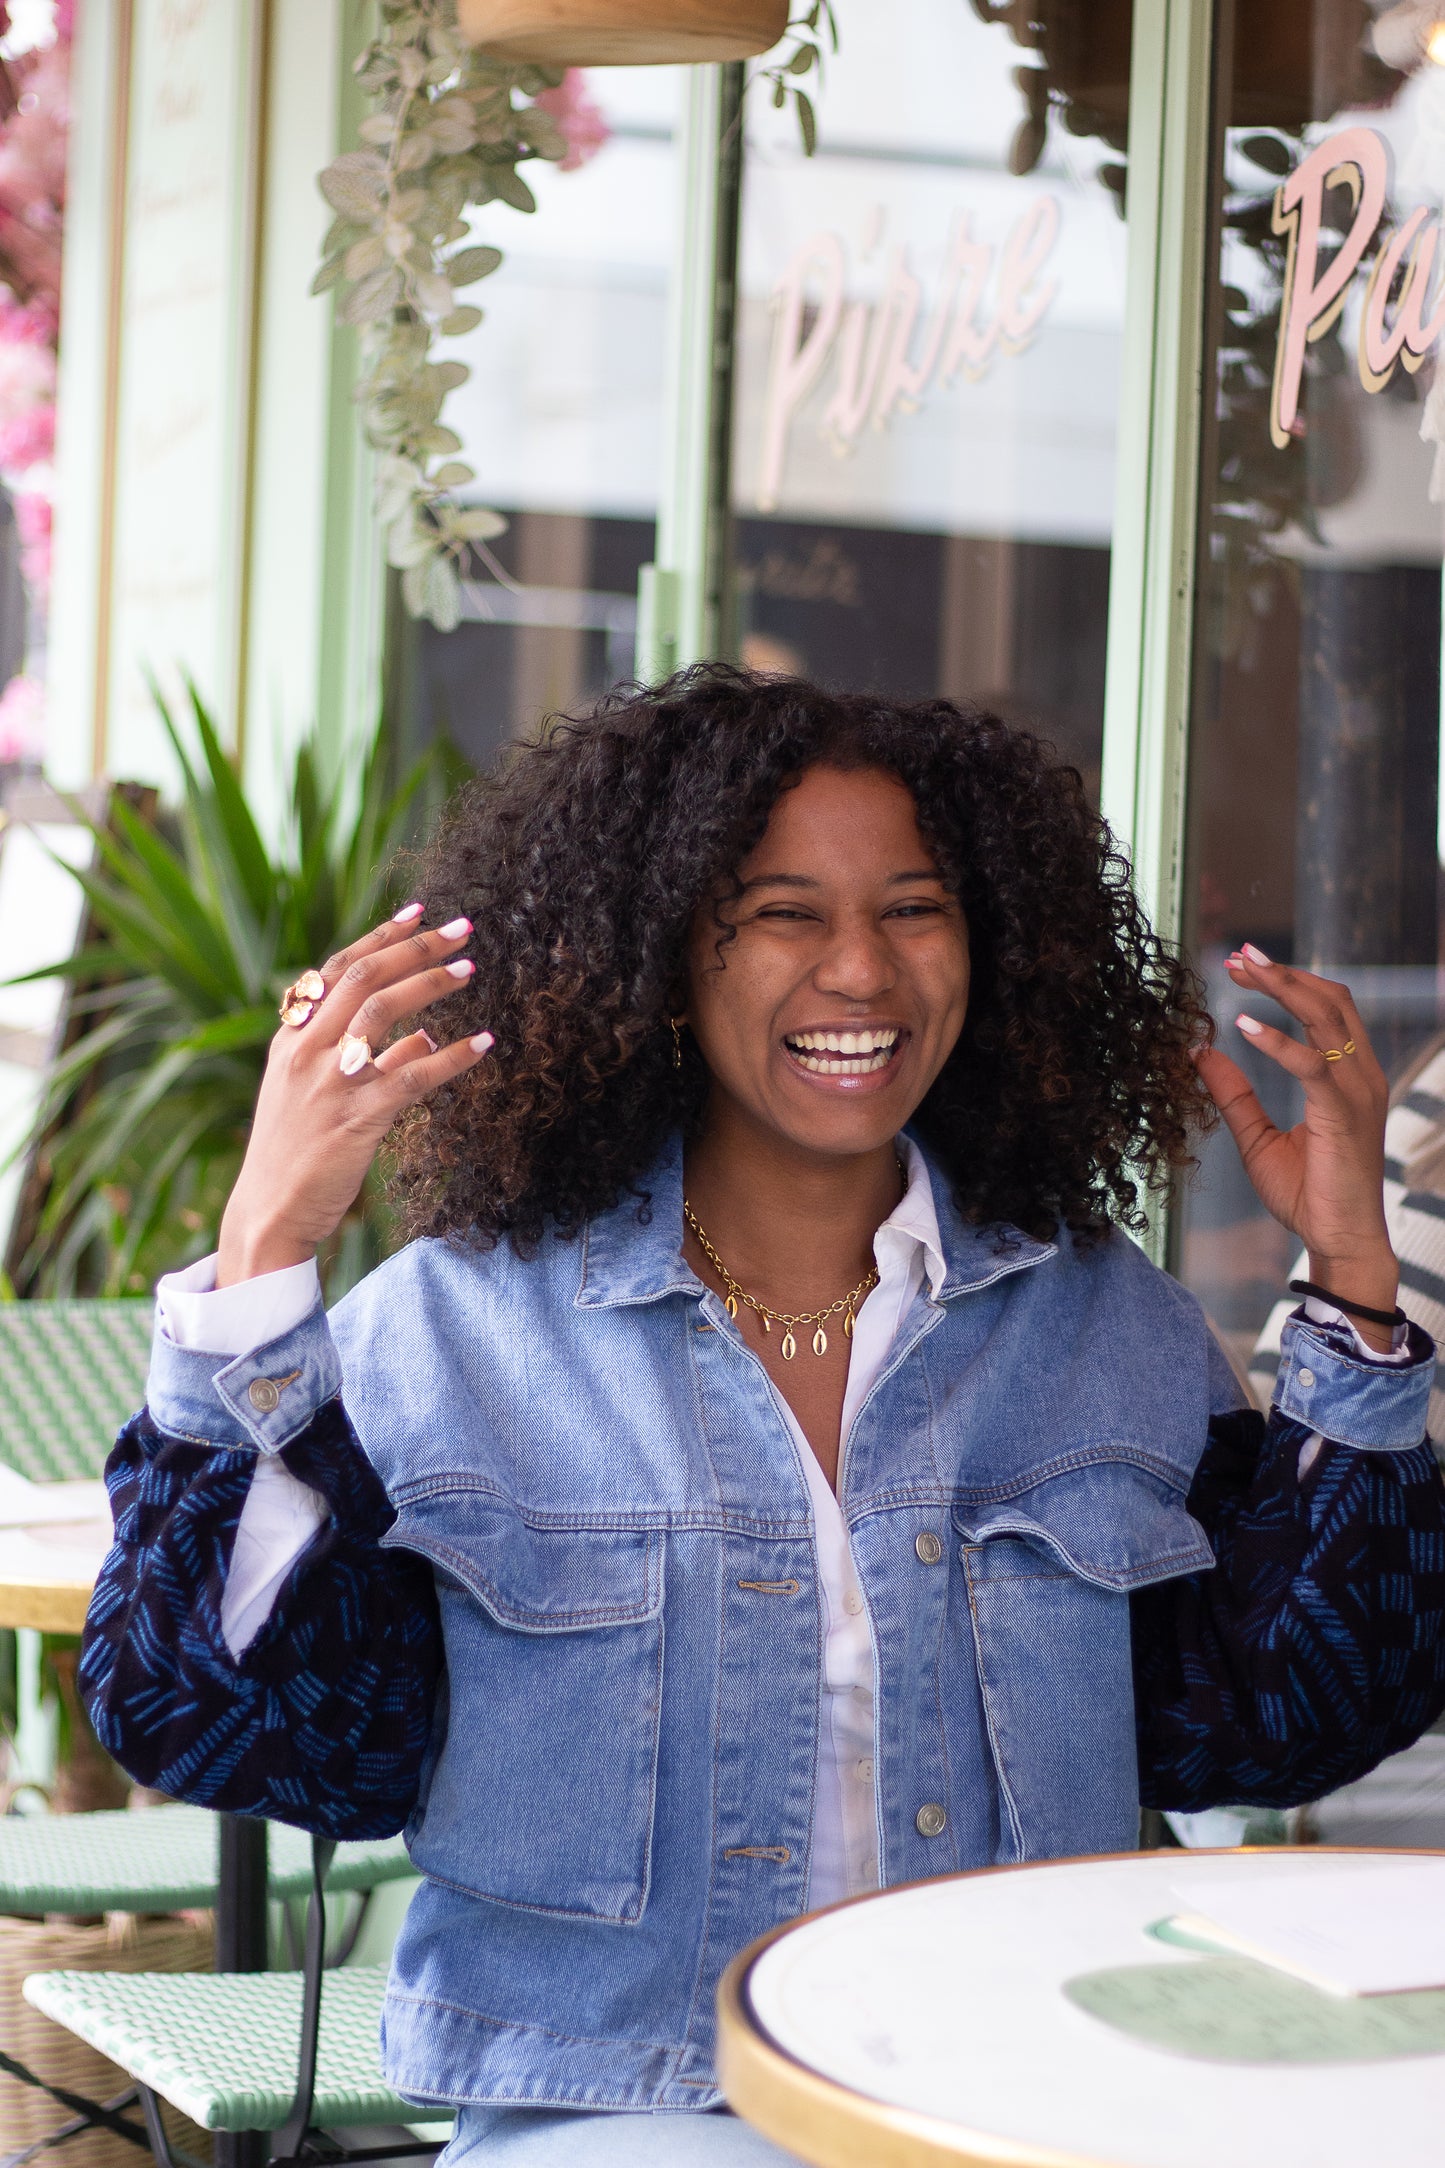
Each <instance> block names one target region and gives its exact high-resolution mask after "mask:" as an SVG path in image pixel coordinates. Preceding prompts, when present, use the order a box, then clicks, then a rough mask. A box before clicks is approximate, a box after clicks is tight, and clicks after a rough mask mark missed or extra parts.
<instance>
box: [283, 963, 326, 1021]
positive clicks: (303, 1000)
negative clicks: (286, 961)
mask: <svg viewBox="0 0 1445 2168" xmlns="http://www.w3.org/2000/svg"><path fill="white" fill-rule="evenodd" d="M325 991H326V981H325V979H323V978H322V976H321V973H320V972H319V971H303V972H302V974H301V976H300V978H299V979H298V980H297V981H296V984H295V985H294V986H288V987H287V989H286V991H285V993H284V994H283V995H282V996H281V1021H282V1023H283V1024H289V1025H290V1026H291V1029H292V1030H293V1031H299V1030H300V1029H301V1026H302V1025H303V1024H309V1023H310V1021H311V1019H312V1017H313V1016H314V1014H315V1013H316V1004H317V1002H318V1001H319V1000H320V999H321V997H322V995H323V994H324V993H325Z"/></svg>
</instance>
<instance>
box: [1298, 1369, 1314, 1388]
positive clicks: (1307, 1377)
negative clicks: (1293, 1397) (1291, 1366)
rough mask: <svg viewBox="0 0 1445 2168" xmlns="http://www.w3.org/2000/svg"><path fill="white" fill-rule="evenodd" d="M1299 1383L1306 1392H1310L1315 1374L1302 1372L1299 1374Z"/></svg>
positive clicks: (1308, 1371) (1307, 1371) (1306, 1371)
mask: <svg viewBox="0 0 1445 2168" xmlns="http://www.w3.org/2000/svg"><path fill="white" fill-rule="evenodd" d="M1299 1381H1300V1383H1301V1385H1302V1386H1303V1387H1304V1389H1305V1391H1306V1392H1308V1391H1309V1389H1310V1387H1311V1386H1312V1385H1313V1384H1314V1381H1315V1374H1314V1372H1313V1370H1301V1371H1300V1374H1299Z"/></svg>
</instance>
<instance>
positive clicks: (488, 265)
mask: <svg viewBox="0 0 1445 2168" xmlns="http://www.w3.org/2000/svg"><path fill="white" fill-rule="evenodd" d="M501 261H502V252H501V250H500V249H499V248H462V249H458V250H457V253H456V255H455V256H448V257H447V259H446V263H445V266H444V268H445V270H446V275H447V278H448V280H449V282H450V283H451V284H452V285H453V286H474V285H475V284H476V282H477V280H478V279H485V278H490V277H491V275H492V273H493V272H494V271H495V270H496V269H497V266H498V265H499V264H500V263H501Z"/></svg>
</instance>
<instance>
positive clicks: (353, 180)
mask: <svg viewBox="0 0 1445 2168" xmlns="http://www.w3.org/2000/svg"><path fill="white" fill-rule="evenodd" d="M317 186H318V187H319V188H320V190H321V193H322V195H323V196H324V197H325V198H326V200H327V202H328V203H329V204H330V205H331V208H332V209H333V211H339V212H340V213H341V216H342V217H343V218H355V219H360V220H361V221H362V222H363V223H365V222H366V220H368V219H369V218H370V217H371V216H372V214H373V213H374V212H375V211H376V210H377V209H378V208H379V207H380V204H381V200H382V196H383V193H384V190H385V186H386V161H385V159H383V158H380V157H378V155H377V153H376V152H375V151H372V150H367V151H343V152H342V154H341V156H340V157H339V158H335V159H333V160H332V162H331V164H330V165H329V166H327V168H326V170H325V171H324V172H323V173H322V174H321V175H320V176H319V179H318V182H317Z"/></svg>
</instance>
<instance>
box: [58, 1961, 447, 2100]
mask: <svg viewBox="0 0 1445 2168" xmlns="http://www.w3.org/2000/svg"><path fill="white" fill-rule="evenodd" d="M385 1985H386V1967H385V1966H384V1965H357V1966H355V1967H352V1968H350V1969H348V1968H345V1967H343V1968H342V1969H341V1970H340V1971H338V1972H328V1973H327V1975H326V1984H325V1988H324V1991H323V1994H322V1998H321V2040H320V2050H319V2054H318V2058H317V2068H316V2093H315V2100H314V2104H313V2107H312V2114H311V2120H312V2122H313V2124H315V2125H316V2126H317V2127H319V2128H321V2129H323V2130H324V2129H330V2128H334V2127H336V2126H338V2125H340V2126H343V2127H344V2126H346V2125H348V2124H366V2123H401V2122H406V2121H408V2120H411V2119H414V2118H415V2116H416V2112H417V2111H416V2109H415V2108H414V2107H411V2106H408V2105H407V2103H406V2102H404V2101H402V2100H400V2099H399V2098H398V2097H397V2095H396V2094H395V2093H393V2092H392V2091H391V2089H390V2087H389V2086H388V2085H387V2084H386V2083H385V2081H384V2079H383V2078H382V2075H381V2049H380V2042H379V2034H380V2026H381V1998H382V1993H383V1990H384V1988H385ZM25 1999H26V2001H27V2002H29V2003H32V2004H33V2005H34V2007H35V2008H36V2009H37V2010H41V2011H43V2012H44V2014H45V2015H46V2017H49V2018H53V2019H54V2020H55V2022H56V2023H57V2024H58V2025H64V2026H66V2027H67V2028H68V2029H69V2030H70V2031H71V2032H73V2033H75V2034H77V2035H78V2036H79V2038H80V2039H82V2040H84V2041H86V2042H88V2044H89V2045H90V2046H91V2047H93V2048H96V2049H98V2050H99V2052H100V2053H101V2054H102V2055H108V2056H109V2057H110V2059H111V2061H112V2062H114V2063H119V2065H120V2067H121V2068H122V2070H127V2071H129V2072H130V2073H131V2075H132V2076H133V2077H135V2078H137V2079H139V2081H140V2083H141V2084H142V2085H148V2086H150V2088H151V2090H152V2091H153V2092H155V2093H158V2094H159V2095H160V2097H161V2098H162V2099H163V2100H168V2101H170V2102H171V2104H172V2105H173V2106H174V2107H177V2108H179V2109H180V2110H181V2111H182V2113H183V2114H185V2115H188V2116H189V2117H190V2119H191V2121H192V2122H193V2123H198V2124H199V2125H200V2127H201V2129H202V2130H225V2131H239V2130H266V2131H274V2130H276V2129H278V2128H279V2126H280V2125H281V2124H283V2123H284V2122H285V2120H286V2117H287V2115H288V2113H289V2112H290V2108H291V2103H292V2100H293V2099H294V2097H295V2093H296V2041H297V2037H298V2034H299V2031H300V2026H301V1975H300V1973H299V1972H229V1973H227V1972H193V1973H159V1972H149V1973H148V1972H141V1973H121V1972H35V1973H32V1974H31V1975H30V1977H29V1978H28V1979H27V1980H26V1982H25Z"/></svg>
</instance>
